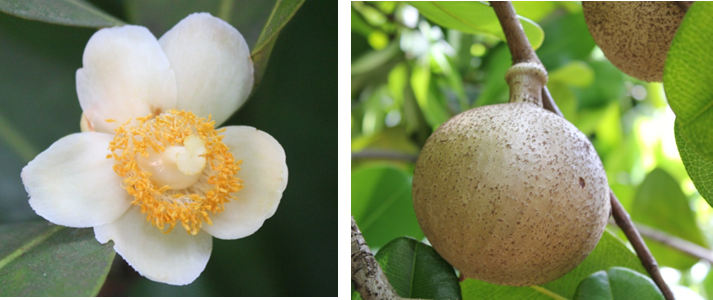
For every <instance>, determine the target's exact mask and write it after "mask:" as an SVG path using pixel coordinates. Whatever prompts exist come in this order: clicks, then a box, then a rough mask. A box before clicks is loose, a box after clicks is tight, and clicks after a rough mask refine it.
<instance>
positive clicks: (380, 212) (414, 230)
mask: <svg viewBox="0 0 713 300" xmlns="http://www.w3.org/2000/svg"><path fill="white" fill-rule="evenodd" d="M411 180H412V177H411V175H409V174H407V173H406V172H404V171H402V170H400V169H397V168H395V167H391V166H386V165H372V166H369V167H364V168H360V169H357V170H354V171H353V172H352V201H351V209H352V215H353V216H354V220H356V222H357V224H358V225H359V229H360V230H361V232H362V234H364V239H365V240H366V242H367V244H369V246H370V247H372V248H379V247H381V246H383V245H385V244H386V243H388V242H389V241H391V240H392V239H395V238H397V237H400V236H404V235H406V236H410V237H414V238H417V239H422V238H423V237H424V235H423V232H421V227H419V225H418V221H417V220H416V213H415V212H414V210H413V199H412V198H411Z"/></svg>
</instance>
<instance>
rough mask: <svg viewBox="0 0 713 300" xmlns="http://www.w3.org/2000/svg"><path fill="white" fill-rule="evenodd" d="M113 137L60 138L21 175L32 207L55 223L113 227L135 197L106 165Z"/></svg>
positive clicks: (111, 162) (91, 134)
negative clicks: (111, 225)
mask: <svg viewBox="0 0 713 300" xmlns="http://www.w3.org/2000/svg"><path fill="white" fill-rule="evenodd" d="M112 138H113V137H112V136H111V135H109V134H106V133H98V132H84V133H75V134H71V135H68V136H66V137H63V138H61V139H60V140H58V141H57V142H55V143H54V144H52V146H50V147H49V148H48V149H47V150H45V151H44V152H42V153H40V154H39V155H37V157H35V159H34V160H32V161H31V162H30V163H29V164H27V166H25V168H23V169H22V174H21V177H22V182H23V183H24V184H25V190H27V193H28V194H30V206H31V207H32V209H34V210H35V212H36V213H37V214H38V215H40V216H42V217H43V218H45V219H47V220H49V221H50V222H52V223H55V224H59V225H64V226H70V227H92V226H97V225H102V224H107V223H110V222H113V221H114V220H116V219H117V218H119V217H120V216H121V215H122V214H123V213H124V211H126V210H127V209H128V208H129V205H130V202H131V198H130V197H131V196H130V195H129V194H128V193H127V192H126V190H124V189H123V188H122V187H121V177H119V175H117V174H116V173H114V170H113V169H112V167H113V165H114V160H113V159H107V158H106V155H107V154H109V153H110V152H109V150H107V148H108V147H109V142H110V141H111V140H112Z"/></svg>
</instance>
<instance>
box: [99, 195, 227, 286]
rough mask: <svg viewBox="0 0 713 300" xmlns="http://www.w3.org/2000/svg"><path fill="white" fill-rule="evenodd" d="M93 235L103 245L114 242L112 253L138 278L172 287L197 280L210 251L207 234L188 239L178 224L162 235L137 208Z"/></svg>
mask: <svg viewBox="0 0 713 300" xmlns="http://www.w3.org/2000/svg"><path fill="white" fill-rule="evenodd" d="M94 235H95V237H96V238H97V240H98V241H99V242H100V243H102V244H104V243H106V242H108V241H109V240H113V241H114V250H116V252H117V253H119V255H121V257H123V258H124V260H126V262H127V263H129V265H131V266H132V267H133V268H134V269H135V270H136V271H137V272H139V273H140V274H141V275H143V276H145V277H146V278H148V279H151V280H153V281H158V282H164V283H168V284H173V285H185V284H189V283H191V282H193V281H194V280H195V279H196V278H198V275H200V274H201V272H203V270H204V269H205V266H206V264H207V263H208V259H209V258H210V252H211V250H212V249H213V238H212V237H211V236H210V235H209V234H207V233H204V232H198V234H197V235H190V234H189V233H188V232H186V230H184V229H183V227H181V225H180V224H178V225H176V227H175V228H174V229H173V231H171V232H170V233H168V234H164V233H162V232H161V230H159V229H158V228H156V227H155V226H153V225H151V223H149V222H148V221H146V216H145V215H144V214H142V213H141V211H140V209H139V207H138V206H134V207H132V208H130V209H129V210H128V211H127V212H126V213H125V214H124V215H123V216H122V217H121V218H119V219H118V220H116V222H114V223H110V224H106V225H102V226H97V227H94Z"/></svg>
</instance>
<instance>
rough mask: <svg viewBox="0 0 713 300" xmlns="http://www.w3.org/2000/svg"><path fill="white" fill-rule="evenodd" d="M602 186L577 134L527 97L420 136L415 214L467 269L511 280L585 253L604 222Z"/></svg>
mask: <svg viewBox="0 0 713 300" xmlns="http://www.w3.org/2000/svg"><path fill="white" fill-rule="evenodd" d="M492 124H495V125H496V130H492V129H491V128H490V127H491V125H492ZM544 141H546V143H543V142H544ZM580 179H581V180H580ZM474 183H477V184H474ZM583 183H584V184H583ZM608 192H609V187H608V183H607V179H606V173H605V172H604V168H603V166H602V163H601V161H600V160H599V157H598V156H597V153H596V152H595V150H594V147H591V146H590V143H589V141H588V140H587V138H586V137H585V136H584V134H582V133H581V132H579V130H578V129H577V128H576V127H574V125H572V124H570V123H569V122H567V121H566V120H565V119H564V118H561V117H559V116H557V115H555V114H553V113H551V112H548V111H546V110H544V109H542V108H540V107H538V106H536V105H534V104H532V103H507V104H499V105H490V106H483V107H479V108H475V109H472V110H469V111H466V112H463V113H461V114H459V115H457V116H455V117H453V118H452V119H451V120H449V121H448V122H446V123H444V124H443V125H442V126H441V127H440V128H438V129H437V130H436V131H435V132H434V133H433V135H431V137H430V138H429V140H428V141H427V142H426V145H425V146H424V148H423V150H422V151H421V154H420V156H419V159H418V161H417V163H416V169H415V172H414V180H413V204H414V209H415V211H416V216H417V219H418V222H419V224H420V225H421V228H422V229H423V232H424V234H425V235H426V237H427V238H428V240H429V241H430V243H431V244H432V245H433V247H434V248H435V249H436V251H438V253H439V254H440V255H441V256H442V257H443V258H444V259H446V260H447V261H448V262H449V263H451V264H452V265H453V266H454V267H455V268H456V269H458V270H460V271H461V272H462V273H463V274H465V276H467V277H470V278H475V279H478V280H483V281H487V282H491V283H495V284H504V285H514V286H528V285H539V284H543V283H546V282H549V281H552V280H555V279H557V278H559V277H561V276H562V275H564V274H565V273H567V272H569V271H570V270H572V269H573V268H575V267H576V266H577V265H578V264H579V263H580V262H582V260H584V259H585V258H586V257H587V255H588V254H589V252H591V250H592V249H593V248H594V246H595V245H596V244H597V242H598V241H599V238H600V237H601V235H602V233H603V231H604V228H605V226H606V223H607V219H608V216H609V210H610V203H609V198H608Z"/></svg>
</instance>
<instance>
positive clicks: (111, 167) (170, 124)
mask: <svg viewBox="0 0 713 300" xmlns="http://www.w3.org/2000/svg"><path fill="white" fill-rule="evenodd" d="M252 85H253V65H252V61H251V59H250V51H249V49H248V46H247V44H246V43H245V40H244V39H243V37H242V35H241V34H240V33H239V32H238V31H237V30H236V29H235V28H233V27H232V26H230V25H228V24H227V23H225V22H223V21H222V20H220V19H218V18H215V17H213V16H211V15H210V14H207V13H198V14H192V15H190V16H188V17H186V18H185V19H183V20H182V21H181V22H179V23H178V24H177V25H176V26H175V27H173V28H172V29H171V30H170V31H168V32H167V33H166V34H164V35H163V36H162V37H161V38H160V39H159V40H156V38H155V37H154V36H153V35H152V34H151V33H150V32H149V31H148V30H147V29H146V28H144V27H140V26H123V27H115V28H109V29H102V30H99V31H98V32H96V33H95V34H94V35H93V36H92V38H91V39H90V40H89V43H88V44H87V47H86V49H85V50H84V57H83V68H82V69H79V70H78V71H77V94H78V96H79V102H80V104H81V106H82V110H83V111H84V115H83V117H82V128H83V130H82V131H84V132H81V133H75V134H71V135H68V136H66V137H63V138H62V139H60V140H58V141H57V142H55V143H54V144H53V145H52V146H50V147H49V148H48V149H47V150H45V151H44V152H42V153H40V154H39V155H38V156H37V157H36V158H35V159H34V160H33V161H31V162H30V163H29V164H28V165H27V166H26V167H25V168H24V169H23V170H22V181H23V183H24V184H25V189H26V190H27V192H28V194H29V195H30V205H31V206H32V208H33V209H34V210H35V212H37V214H39V215H40V216H42V217H44V218H45V219H47V220H49V221H50V222H53V223H56V224H60V225H64V226H69V227H94V233H95V235H96V238H97V240H98V241H99V242H101V243H106V242H108V241H109V240H113V241H114V249H115V250H116V252H117V253H119V254H120V255H121V256H122V257H123V258H124V259H125V260H126V261H127V262H128V263H129V264H130V265H131V266H132V267H133V268H134V269H136V270H137V271H138V272H139V273H141V274H142V275H143V276H146V277H147V278H149V279H151V280H154V281H159V282H165V283H169V284H175V285H183V284H188V283H191V282H193V280H195V279H196V278H197V277H198V275H200V273H201V272H202V271H203V270H204V269H205V266H206V264H207V262H208V258H209V257H210V253H211V249H212V237H213V236H214V237H217V238H220V239H238V238H242V237H245V236H248V235H250V234H252V233H254V232H255V231H256V230H257V229H259V228H260V227H261V226H262V224H263V222H264V221H265V220H266V219H267V218H269V217H271V216H272V215H273V214H274V213H275V210H276V209H277V206H278V204H279V202H280V198H281V197H282V192H283V191H284V190H285V187H286V186H287V165H286V164H285V152H284V150H283V149H282V146H280V144H279V143H278V142H277V141H276V140H275V139H274V138H272V137H271V136H270V135H268V134H267V133H265V132H262V131H259V130H257V129H255V128H252V127H247V126H228V127H225V128H222V129H215V128H214V127H215V126H216V124H220V123H222V122H224V121H225V120H226V119H228V117H230V115H231V114H233V112H235V110H237V109H238V108H239V107H240V106H241V105H242V104H243V103H244V102H245V100H246V98H247V97H248V95H249V94H250V90H251V89H252ZM174 226H176V228H174ZM172 229H173V230H172Z"/></svg>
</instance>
